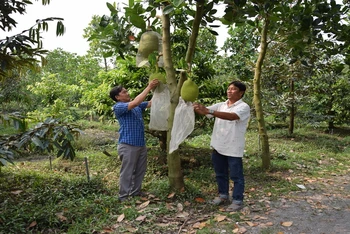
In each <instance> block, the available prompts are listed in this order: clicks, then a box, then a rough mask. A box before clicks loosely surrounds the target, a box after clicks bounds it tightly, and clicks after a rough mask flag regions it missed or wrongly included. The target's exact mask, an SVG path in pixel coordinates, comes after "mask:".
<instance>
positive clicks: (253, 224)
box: [246, 221, 258, 227]
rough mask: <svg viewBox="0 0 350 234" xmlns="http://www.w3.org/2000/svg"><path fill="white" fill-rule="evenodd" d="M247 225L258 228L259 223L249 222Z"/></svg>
mask: <svg viewBox="0 0 350 234" xmlns="http://www.w3.org/2000/svg"><path fill="white" fill-rule="evenodd" d="M246 223H247V224H248V225H249V227H256V226H258V224H257V223H253V222H250V221H247V222H246Z"/></svg>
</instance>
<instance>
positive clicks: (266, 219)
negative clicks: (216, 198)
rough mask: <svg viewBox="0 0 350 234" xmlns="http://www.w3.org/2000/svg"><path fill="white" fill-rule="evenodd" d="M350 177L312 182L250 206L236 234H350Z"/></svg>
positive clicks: (343, 176) (348, 175)
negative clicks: (276, 197)
mask: <svg viewBox="0 0 350 234" xmlns="http://www.w3.org/2000/svg"><path fill="white" fill-rule="evenodd" d="M349 179H350V174H349V173H347V174H346V175H338V176H334V177H332V178H331V179H322V178H321V179H320V180H318V181H310V182H309V183H308V184H307V185H305V186H304V187H305V188H304V187H302V186H301V189H300V191H298V192H293V193H291V194H290V195H289V196H287V197H284V198H281V199H278V200H277V201H268V200H267V199H265V200H263V201H261V203H259V205H255V204H253V205H251V206H249V205H247V207H245V208H244V209H243V211H242V214H243V217H244V220H246V221H245V222H241V223H238V224H237V229H236V230H234V233H252V234H255V233H278V234H282V233H283V234H298V233H299V234H300V233H306V234H323V233H324V234H335V233H339V234H346V233H350V181H349Z"/></svg>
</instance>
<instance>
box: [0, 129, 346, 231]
mask: <svg viewBox="0 0 350 234" xmlns="http://www.w3.org/2000/svg"><path fill="white" fill-rule="evenodd" d="M81 126H83V127H82V129H84V130H85V131H86V132H88V131H90V134H86V135H83V136H81V137H80V138H79V139H78V140H77V141H76V142H75V146H76V147H77V149H78V152H77V157H76V159H75V160H74V161H65V160H62V159H61V158H54V159H53V160H52V164H51V165H52V168H51V167H50V161H49V158H48V156H40V155H39V156H38V155H32V157H30V158H25V159H24V160H18V161H17V162H16V164H15V165H10V166H7V167H4V168H2V171H1V174H0V191H1V193H0V211H1V212H0V233H71V234H73V233H74V234H75V233H177V232H178V230H180V229H183V231H185V230H187V229H188V228H191V227H193V226H195V225H201V226H200V227H201V228H197V229H195V231H196V233H200V234H204V233H222V232H224V231H225V232H227V233H232V230H233V229H234V227H235V226H234V225H235V222H240V221H241V218H242V217H241V216H240V215H239V213H233V214H227V213H225V212H222V211H221V210H218V209H217V208H216V207H212V206H210V205H207V203H205V202H203V201H205V200H208V199H211V198H212V197H213V196H215V194H216V183H215V176H214V173H213V169H212V166H211V161H210V149H209V147H208V146H209V142H210V134H208V132H203V130H201V131H200V132H199V131H198V132H194V133H193V134H192V136H191V137H190V138H188V139H186V141H185V142H184V143H183V144H182V145H181V146H180V149H179V152H180V155H181V157H182V169H183V174H184V180H185V184H186V188H185V192H183V193H175V194H172V191H171V190H170V188H169V185H168V179H167V166H166V164H165V163H164V161H165V160H166V155H165V154H164V152H161V151H160V150H159V149H158V147H154V146H153V145H154V144H155V142H156V140H155V139H149V141H148V144H149V145H150V149H149V160H148V170H147V174H146V176H145V180H144V189H145V190H146V191H148V192H149V193H151V194H152V195H151V196H150V197H148V199H140V198H133V199H131V200H130V201H127V202H125V203H120V202H118V175H119V169H120V161H119V159H118V156H117V153H116V149H115V143H116V142H115V131H116V129H115V127H111V126H107V124H105V125H101V124H97V123H94V124H92V123H87V122H84V123H81ZM91 129H92V130H91ZM286 132H287V130H286V129H272V130H269V132H268V134H269V143H270V151H271V158H272V159H271V169H270V170H269V171H267V172H264V171H262V170H261V158H260V151H259V150H260V147H259V140H258V137H257V136H258V134H257V132H256V130H255V129H250V130H249V131H248V133H247V135H246V138H247V139H246V152H245V156H244V165H245V175H246V193H245V196H246V199H245V202H246V204H248V205H249V204H257V203H259V201H260V200H261V199H262V198H264V197H269V199H272V200H273V199H278V198H279V197H281V196H287V195H288V194H289V193H290V192H291V191H296V190H298V187H297V184H302V183H303V182H304V180H305V177H307V178H317V177H320V176H322V177H327V176H329V177H331V176H332V175H334V174H342V173H347V172H348V168H349V166H350V162H349V160H348V155H349V153H350V149H349V145H350V137H349V134H348V133H349V131H346V132H345V134H344V133H340V132H339V133H337V132H334V133H333V134H327V133H325V132H324V131H323V130H321V129H313V128H300V129H296V131H295V133H294V134H293V135H288V134H287V133H286ZM148 138H151V137H150V136H148ZM103 152H109V154H110V155H109V156H107V155H106V154H105V153H103ZM85 158H86V159H87V160H88V166H89V176H90V177H89V178H90V181H88V177H87V175H86V165H85ZM218 215H225V216H226V219H225V221H223V222H218V221H217V216H218ZM186 228H187V229H186ZM192 229H193V228H192ZM187 231H188V233H190V231H191V230H189V229H188V230H187ZM193 233H194V232H193ZM265 233H271V232H269V230H268V229H266V230H265Z"/></svg>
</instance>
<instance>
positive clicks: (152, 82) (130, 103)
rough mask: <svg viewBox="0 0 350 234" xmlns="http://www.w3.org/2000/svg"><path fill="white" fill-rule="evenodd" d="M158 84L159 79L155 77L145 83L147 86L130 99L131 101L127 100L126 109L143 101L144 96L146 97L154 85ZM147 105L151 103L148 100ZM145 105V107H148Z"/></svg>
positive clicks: (132, 107)
mask: <svg viewBox="0 0 350 234" xmlns="http://www.w3.org/2000/svg"><path fill="white" fill-rule="evenodd" d="M158 84H159V81H158V80H157V79H154V80H152V81H150V82H149V83H148V85H147V87H146V88H145V89H144V90H143V91H142V93H140V94H139V95H137V96H136V98H135V99H134V100H132V101H131V102H129V104H128V110H131V109H134V108H135V107H137V106H138V105H140V104H141V102H143V101H144V100H145V98H146V97H147V94H148V93H149V92H150V91H151V90H152V89H154V88H155V87H157V85H158ZM148 105H151V103H150V102H148ZM148 105H147V107H148Z"/></svg>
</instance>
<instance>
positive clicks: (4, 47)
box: [0, 0, 64, 81]
mask: <svg viewBox="0 0 350 234" xmlns="http://www.w3.org/2000/svg"><path fill="white" fill-rule="evenodd" d="M32 2H33V1H29V0H26V1H17V0H3V1H1V2H0V13H1V18H0V29H1V30H2V31H11V30H12V28H13V27H16V26H17V22H16V21H15V20H14V19H13V18H12V17H11V14H13V13H19V14H25V13H26V7H27V5H28V4H32ZM49 3H50V1H49V0H42V4H43V5H46V4H49ZM62 20H63V19H62V18H57V17H50V18H46V19H40V20H37V21H36V22H35V24H34V25H33V26H32V27H30V28H29V29H27V30H24V31H23V32H22V33H19V34H17V35H13V36H10V37H6V38H5V39H0V61H1V66H0V81H2V80H4V79H6V78H7V77H8V76H9V75H11V72H13V70H17V71H20V70H21V68H25V69H27V68H35V67H36V64H37V62H38V61H37V57H38V58H41V60H42V61H44V55H45V54H46V53H47V51H46V50H43V48H42V41H41V37H40V33H41V32H42V31H47V30H48V28H49V26H48V22H50V21H57V26H56V35H57V36H60V35H63V34H64V25H63V23H62ZM27 33H28V35H26V34H27Z"/></svg>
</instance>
